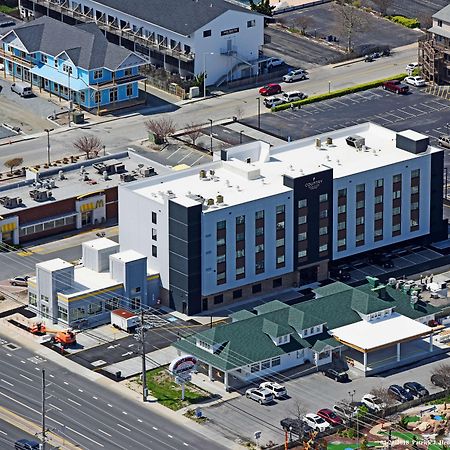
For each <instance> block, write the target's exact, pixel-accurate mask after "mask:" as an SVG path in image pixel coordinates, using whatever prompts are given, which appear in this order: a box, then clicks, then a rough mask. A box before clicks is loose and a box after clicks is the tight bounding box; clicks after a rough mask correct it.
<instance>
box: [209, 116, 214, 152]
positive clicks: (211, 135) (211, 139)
mask: <svg viewBox="0 0 450 450" xmlns="http://www.w3.org/2000/svg"><path fill="white" fill-rule="evenodd" d="M208 120H209V140H210V143H209V152H210V153H211V155H212V153H213V120H212V119H208Z"/></svg>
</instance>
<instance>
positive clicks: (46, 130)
mask: <svg viewBox="0 0 450 450" xmlns="http://www.w3.org/2000/svg"><path fill="white" fill-rule="evenodd" d="M44 131H45V132H46V133H47V165H48V166H49V167H50V131H53V128H46V129H45V130H44Z"/></svg>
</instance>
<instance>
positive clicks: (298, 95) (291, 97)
mask: <svg viewBox="0 0 450 450" xmlns="http://www.w3.org/2000/svg"><path fill="white" fill-rule="evenodd" d="M306 97H308V96H307V95H306V94H304V93H303V92H300V91H291V92H283V95H282V96H281V98H282V99H283V100H284V101H285V103H290V102H296V101H297V100H303V99H304V98H306Z"/></svg>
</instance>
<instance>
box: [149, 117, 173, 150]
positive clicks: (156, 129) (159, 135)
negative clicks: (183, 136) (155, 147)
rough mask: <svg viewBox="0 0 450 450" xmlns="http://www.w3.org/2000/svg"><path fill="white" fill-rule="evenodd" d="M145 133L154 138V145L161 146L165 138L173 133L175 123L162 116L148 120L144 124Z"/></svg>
mask: <svg viewBox="0 0 450 450" xmlns="http://www.w3.org/2000/svg"><path fill="white" fill-rule="evenodd" d="M144 125H145V128H147V131H148V132H149V133H151V134H153V136H154V137H155V144H163V143H164V142H166V141H167V137H168V136H170V135H171V134H173V133H175V130H176V127H175V123H174V122H173V120H172V119H171V118H170V117H166V116H163V117H161V118H159V119H150V120H147V121H146V122H145V123H144Z"/></svg>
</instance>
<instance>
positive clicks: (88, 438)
mask: <svg viewBox="0 0 450 450" xmlns="http://www.w3.org/2000/svg"><path fill="white" fill-rule="evenodd" d="M66 429H67V430H70V431H72V432H73V433H76V434H78V435H80V436H82V437H84V438H85V439H87V440H88V441H91V442H93V443H94V444H97V445H99V446H100V447H104V445H103V444H100V442H97V441H94V439H91V438H90V437H87V436H85V435H84V434H81V433H80V432H79V431H77V430H74V429H73V428H70V427H66Z"/></svg>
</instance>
